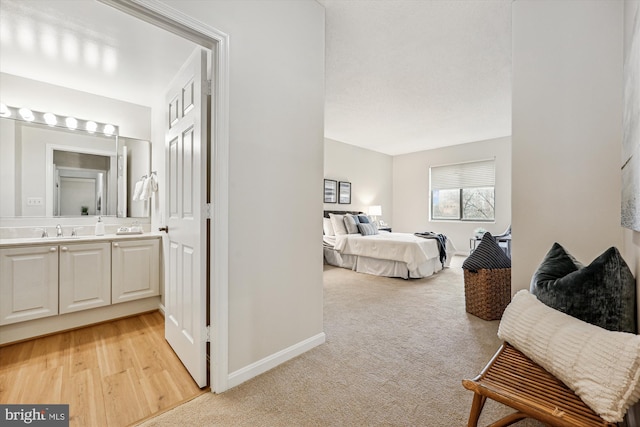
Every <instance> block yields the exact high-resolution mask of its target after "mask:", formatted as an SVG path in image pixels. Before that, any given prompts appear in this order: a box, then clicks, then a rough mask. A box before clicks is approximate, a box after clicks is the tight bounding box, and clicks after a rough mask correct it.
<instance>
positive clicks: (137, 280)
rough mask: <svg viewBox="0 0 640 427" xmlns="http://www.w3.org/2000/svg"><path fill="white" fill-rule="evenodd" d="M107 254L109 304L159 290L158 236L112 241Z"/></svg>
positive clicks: (141, 296) (149, 295)
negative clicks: (109, 256)
mask: <svg viewBox="0 0 640 427" xmlns="http://www.w3.org/2000/svg"><path fill="white" fill-rule="evenodd" d="M111 257H112V259H113V262H112V267H111V268H112V270H111V274H112V280H111V303H112V304H116V303H119V302H125V301H131V300H135V299H140V298H147V297H152V296H156V295H159V294H160V239H148V240H123V241H118V242H113V243H112V247H111Z"/></svg>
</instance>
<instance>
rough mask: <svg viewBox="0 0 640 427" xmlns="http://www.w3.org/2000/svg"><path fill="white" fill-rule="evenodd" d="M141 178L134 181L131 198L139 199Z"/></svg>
mask: <svg viewBox="0 0 640 427" xmlns="http://www.w3.org/2000/svg"><path fill="white" fill-rule="evenodd" d="M142 184H143V182H142V180H140V181H138V182H136V186H135V187H134V189H133V200H138V199H140V193H142Z"/></svg>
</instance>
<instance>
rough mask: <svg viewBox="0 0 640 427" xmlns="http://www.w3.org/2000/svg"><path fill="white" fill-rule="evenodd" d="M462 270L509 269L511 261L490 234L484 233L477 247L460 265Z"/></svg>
mask: <svg viewBox="0 0 640 427" xmlns="http://www.w3.org/2000/svg"><path fill="white" fill-rule="evenodd" d="M462 268H464V269H465V270H469V271H478V270H481V269H486V270H493V269H495V268H511V259H509V257H508V256H507V254H505V253H504V251H503V250H502V248H501V247H500V245H498V242H496V239H495V238H494V237H493V236H492V235H491V233H488V232H487V233H484V235H483V236H482V240H481V241H480V243H479V244H478V247H477V248H476V249H475V250H474V251H473V253H472V254H471V255H469V256H468V257H467V259H466V260H464V262H463V263H462Z"/></svg>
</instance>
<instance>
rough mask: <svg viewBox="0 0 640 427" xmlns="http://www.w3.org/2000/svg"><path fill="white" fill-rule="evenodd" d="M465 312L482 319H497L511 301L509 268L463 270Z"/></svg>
mask: <svg viewBox="0 0 640 427" xmlns="http://www.w3.org/2000/svg"><path fill="white" fill-rule="evenodd" d="M464 299H465V307H466V310H467V313H471V314H473V315H474V316H478V317H479V318H481V319H484V320H498V319H500V318H501V317H502V313H503V312H504V309H505V308H506V307H507V305H508V304H509V302H510V301H511V269H510V268H497V269H493V270H487V269H480V270H478V271H477V272H476V271H470V270H466V269H465V270H464Z"/></svg>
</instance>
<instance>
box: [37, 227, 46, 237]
mask: <svg viewBox="0 0 640 427" xmlns="http://www.w3.org/2000/svg"><path fill="white" fill-rule="evenodd" d="M36 230H37V231H42V235H41V236H40V237H42V238H43V239H44V238H45V237H49V233H47V229H46V228H36Z"/></svg>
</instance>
